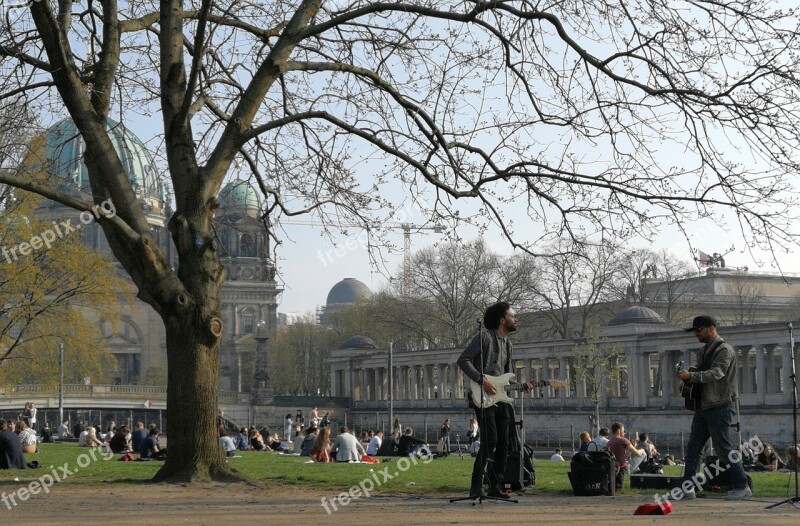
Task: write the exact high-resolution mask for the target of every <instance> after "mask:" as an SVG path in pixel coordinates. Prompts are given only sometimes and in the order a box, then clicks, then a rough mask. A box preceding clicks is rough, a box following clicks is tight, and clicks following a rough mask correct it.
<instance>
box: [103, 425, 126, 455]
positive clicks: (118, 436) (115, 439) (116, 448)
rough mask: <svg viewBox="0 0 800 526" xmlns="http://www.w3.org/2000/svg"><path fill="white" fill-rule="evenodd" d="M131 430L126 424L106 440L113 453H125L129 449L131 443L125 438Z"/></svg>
mask: <svg viewBox="0 0 800 526" xmlns="http://www.w3.org/2000/svg"><path fill="white" fill-rule="evenodd" d="M130 432H131V430H130V428H129V427H128V426H123V427H122V429H120V430H119V431H117V432H116V433H114V435H113V436H112V437H111V439H110V440H109V441H108V447H109V449H111V451H112V452H114V453H127V452H128V451H130V450H131V443H130V441H129V440H128V438H127V435H129V434H130Z"/></svg>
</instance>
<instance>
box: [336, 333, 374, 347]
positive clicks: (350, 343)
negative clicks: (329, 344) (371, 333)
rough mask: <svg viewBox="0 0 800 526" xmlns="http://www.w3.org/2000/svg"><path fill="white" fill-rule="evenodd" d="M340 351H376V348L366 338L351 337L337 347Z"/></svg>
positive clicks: (372, 342)
mask: <svg viewBox="0 0 800 526" xmlns="http://www.w3.org/2000/svg"><path fill="white" fill-rule="evenodd" d="M339 348H340V349H377V348H378V346H377V345H376V344H375V342H374V341H372V340H371V339H370V338H367V337H366V336H351V337H349V338H348V339H347V340H345V342H344V343H343V344H342V345H341V346H340V347H339Z"/></svg>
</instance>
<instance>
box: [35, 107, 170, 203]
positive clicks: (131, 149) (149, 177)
mask: <svg viewBox="0 0 800 526" xmlns="http://www.w3.org/2000/svg"><path fill="white" fill-rule="evenodd" d="M108 135H109V138H110V139H111V142H112V144H113V145H114V149H115V150H116V151H117V155H119V159H120V161H121V162H122V166H123V168H124V169H125V173H126V174H127V176H128V178H129V179H130V181H131V184H132V185H133V191H134V193H135V194H136V197H139V198H144V197H149V198H154V199H158V200H159V201H161V200H163V199H164V188H163V185H162V183H161V181H160V179H159V177H158V172H157V170H156V164H155V162H154V161H153V156H152V155H151V154H150V151H149V150H148V149H147V147H146V146H145V145H144V143H143V142H142V141H141V140H140V139H139V138H138V137H137V136H136V135H134V134H133V132H131V131H130V130H128V129H127V128H126V127H125V125H124V124H120V123H118V122H117V121H115V120H113V119H108ZM43 138H44V143H45V144H44V148H45V150H44V162H43V165H40V166H43V167H44V168H45V170H46V171H47V172H49V173H50V174H51V177H53V178H54V179H55V180H56V181H57V184H58V187H59V189H60V190H62V191H63V190H67V191H69V190H78V191H88V190H89V171H88V169H87V168H86V164H85V163H84V162H83V157H84V155H85V153H86V143H85V142H84V140H83V137H82V136H81V134H80V132H79V131H78V127H77V126H75V123H74V122H73V121H72V119H70V118H66V119H64V120H62V121H60V122H58V123H56V124H54V125H53V126H51V127H50V128H48V129H47V131H45V132H44V136H43Z"/></svg>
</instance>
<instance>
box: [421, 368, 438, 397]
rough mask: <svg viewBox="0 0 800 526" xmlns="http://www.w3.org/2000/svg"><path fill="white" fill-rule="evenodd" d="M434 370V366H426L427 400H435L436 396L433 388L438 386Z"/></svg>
mask: <svg viewBox="0 0 800 526" xmlns="http://www.w3.org/2000/svg"><path fill="white" fill-rule="evenodd" d="M433 368H434V366H433V365H426V366H425V379H424V385H425V399H426V400H433V399H434V398H433V395H434V390H433V386H434V385H436V383H435V378H434V374H433Z"/></svg>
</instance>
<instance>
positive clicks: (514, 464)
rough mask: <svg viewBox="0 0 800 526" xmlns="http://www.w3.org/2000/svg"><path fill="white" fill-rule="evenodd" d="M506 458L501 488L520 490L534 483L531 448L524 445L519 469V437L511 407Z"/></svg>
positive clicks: (534, 474) (534, 475)
mask: <svg viewBox="0 0 800 526" xmlns="http://www.w3.org/2000/svg"><path fill="white" fill-rule="evenodd" d="M508 434H509V440H508V458H507V459H506V471H505V473H504V474H503V482H502V485H503V488H504V489H506V490H511V491H521V490H522V489H524V488H531V487H533V486H535V485H536V470H535V469H534V467H533V448H531V446H529V445H527V444H526V445H525V447H524V448H523V454H522V470H521V471H520V466H519V462H520V454H519V448H520V439H519V434H518V433H517V423H516V417H515V416H514V411H513V408H512V411H511V419H510V422H509V430H508Z"/></svg>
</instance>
